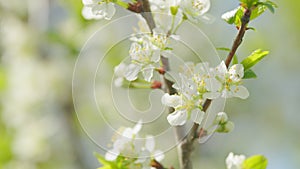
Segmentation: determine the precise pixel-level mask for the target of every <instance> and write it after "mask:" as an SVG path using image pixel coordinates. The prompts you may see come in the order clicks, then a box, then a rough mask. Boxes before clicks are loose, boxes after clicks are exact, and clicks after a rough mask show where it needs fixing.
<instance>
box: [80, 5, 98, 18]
mask: <svg viewBox="0 0 300 169" xmlns="http://www.w3.org/2000/svg"><path fill="white" fill-rule="evenodd" d="M81 14H82V16H83V17H84V18H85V19H88V20H90V19H102V18H103V17H102V16H99V15H95V14H93V12H92V8H91V7H87V6H84V7H83V8H82V11H81Z"/></svg>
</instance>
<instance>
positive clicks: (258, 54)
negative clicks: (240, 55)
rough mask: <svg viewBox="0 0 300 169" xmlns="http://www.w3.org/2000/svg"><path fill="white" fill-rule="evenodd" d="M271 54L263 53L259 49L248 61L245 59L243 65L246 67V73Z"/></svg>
mask: <svg viewBox="0 0 300 169" xmlns="http://www.w3.org/2000/svg"><path fill="white" fill-rule="evenodd" d="M268 54H269V51H262V50H261V49H257V50H255V51H254V52H252V53H251V55H249V56H248V57H247V58H246V59H244V60H243V61H242V62H241V64H242V65H243V66H244V69H245V71H246V70H248V69H250V68H251V67H252V66H254V65H255V64H257V63H258V62H259V61H260V60H262V59H263V58H264V57H266V56H267V55H268Z"/></svg>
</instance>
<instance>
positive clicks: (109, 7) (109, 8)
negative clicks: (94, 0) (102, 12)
mask: <svg viewBox="0 0 300 169" xmlns="http://www.w3.org/2000/svg"><path fill="white" fill-rule="evenodd" d="M115 13H116V8H115V6H114V4H113V3H108V4H106V16H105V18H104V19H106V20H110V19H111V18H112V17H113V16H114V15H115Z"/></svg>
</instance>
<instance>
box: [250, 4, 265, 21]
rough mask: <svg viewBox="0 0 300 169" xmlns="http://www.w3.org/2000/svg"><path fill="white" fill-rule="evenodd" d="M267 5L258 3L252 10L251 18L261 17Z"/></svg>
mask: <svg viewBox="0 0 300 169" xmlns="http://www.w3.org/2000/svg"><path fill="white" fill-rule="evenodd" d="M266 9H267V7H266V6H265V5H263V4H261V3H260V4H259V5H257V7H256V8H254V9H253V10H252V12H251V16H250V20H253V19H255V18H257V17H259V16H260V15H261V14H263V13H264V12H265V11H266Z"/></svg>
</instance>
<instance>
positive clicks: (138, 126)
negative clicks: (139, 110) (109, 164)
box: [132, 120, 143, 134]
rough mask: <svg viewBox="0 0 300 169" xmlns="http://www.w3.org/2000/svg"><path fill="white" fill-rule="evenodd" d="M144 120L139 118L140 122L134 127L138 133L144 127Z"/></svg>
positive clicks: (134, 131) (134, 130)
mask: <svg viewBox="0 0 300 169" xmlns="http://www.w3.org/2000/svg"><path fill="white" fill-rule="evenodd" d="M142 123H143V122H142V120H139V121H138V123H137V124H136V125H135V126H134V127H133V129H132V130H133V133H134V134H137V133H138V132H139V131H140V130H141V128H142Z"/></svg>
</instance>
